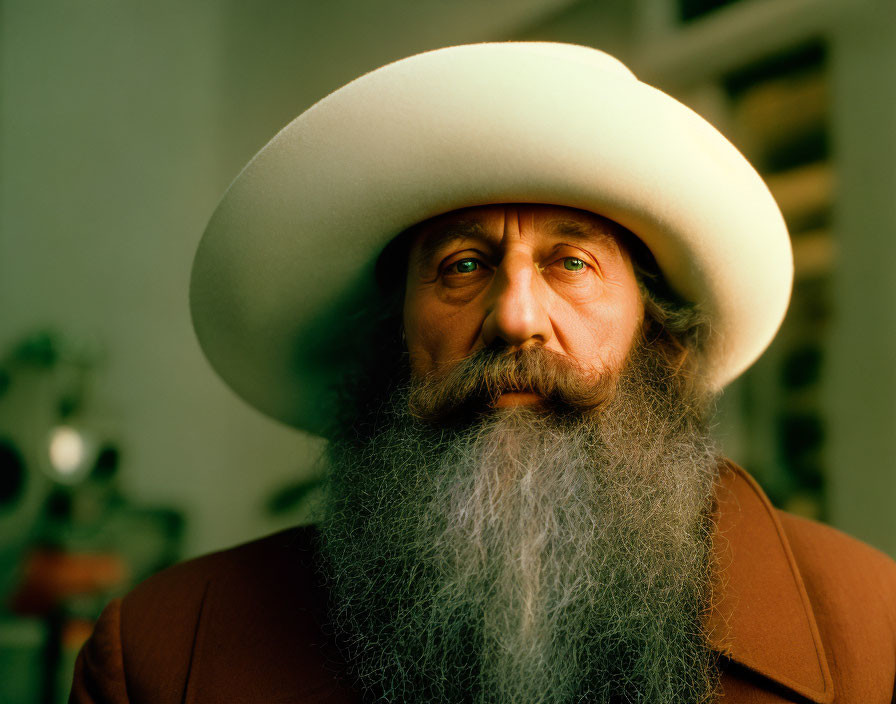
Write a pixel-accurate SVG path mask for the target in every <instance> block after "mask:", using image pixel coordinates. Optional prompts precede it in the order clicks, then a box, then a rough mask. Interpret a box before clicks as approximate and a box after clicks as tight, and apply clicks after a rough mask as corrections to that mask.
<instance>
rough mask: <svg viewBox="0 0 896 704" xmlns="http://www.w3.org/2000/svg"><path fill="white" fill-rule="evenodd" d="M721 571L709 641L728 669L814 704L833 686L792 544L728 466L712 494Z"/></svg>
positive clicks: (752, 485) (751, 483)
mask: <svg viewBox="0 0 896 704" xmlns="http://www.w3.org/2000/svg"><path fill="white" fill-rule="evenodd" d="M716 500H717V513H716V526H717V528H716V532H715V537H714V550H715V554H716V558H717V565H718V569H719V570H720V584H719V588H718V590H717V597H716V599H715V603H714V605H713V608H712V610H711V613H710V617H709V627H710V634H711V635H710V638H711V640H712V643H713V646H714V647H715V648H716V649H717V650H718V651H719V652H720V653H722V654H723V655H724V656H725V659H726V660H727V661H728V664H731V663H734V664H735V666H740V667H743V668H747V669H748V670H750V671H752V672H754V673H757V674H759V675H761V676H763V677H765V678H767V679H769V680H772V681H773V682H775V683H777V684H779V685H782V686H784V687H786V688H788V689H790V690H792V691H793V692H796V693H797V694H800V695H802V696H803V697H805V698H807V699H809V700H810V701H812V702H815V703H816V704H830V702H832V701H833V698H834V690H833V681H832V679H831V673H830V670H829V669H828V664H827V658H826V656H825V652H824V647H823V645H822V642H821V636H820V634H819V631H818V625H817V623H816V621H815V615H814V613H813V611H812V605H811V604H810V602H809V597H808V595H807V593H806V588H805V586H804V584H803V579H802V577H801V575H800V572H799V569H798V568H797V564H796V561H795V559H794V556H793V552H792V550H791V547H790V543H789V541H788V539H787V536H786V534H785V533H784V530H783V527H782V526H781V523H780V521H779V520H778V517H777V515H776V513H775V509H774V508H773V507H772V505H771V503H770V502H769V500H768V497H767V496H766V495H765V494H764V493H763V491H762V489H760V488H759V486H758V484H756V482H755V480H754V479H753V478H752V477H750V475H748V474H747V473H746V472H745V471H744V470H742V469H741V468H740V467H737V466H736V465H734V464H733V463H730V462H726V463H725V464H724V465H723V467H722V471H721V475H720V479H719V485H718V490H717V492H716Z"/></svg>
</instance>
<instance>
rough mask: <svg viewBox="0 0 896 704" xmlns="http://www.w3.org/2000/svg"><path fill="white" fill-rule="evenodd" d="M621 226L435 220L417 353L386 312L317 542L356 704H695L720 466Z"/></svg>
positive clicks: (428, 240)
mask: <svg viewBox="0 0 896 704" xmlns="http://www.w3.org/2000/svg"><path fill="white" fill-rule="evenodd" d="M617 227H618V226H614V225H613V224H612V223H610V222H608V221H605V220H603V219H601V218H599V217H597V216H594V215H591V214H588V213H585V212H582V211H577V210H572V209H568V208H560V207H555V206H532V205H507V206H505V205H501V206H489V207H477V208H470V209H467V210H463V211H457V212H454V213H450V214H448V215H445V216H442V217H439V218H437V219H434V220H431V221H427V222H425V223H423V224H421V225H420V226H418V227H417V228H415V232H413V233H412V236H414V237H415V238H414V239H413V241H412V244H411V248H410V254H409V262H408V274H407V289H406V297H405V305H404V310H403V315H402V316H401V317H402V321H401V322H403V324H404V327H405V335H406V344H407V347H408V349H409V351H410V355H405V354H403V350H402V349H401V347H400V344H399V343H400V340H399V335H398V328H399V325H398V323H399V320H398V319H397V313H396V312H395V311H394V309H393V310H390V312H389V314H388V316H389V317H387V318H386V319H384V320H381V319H377V318H376V316H375V315H370V316H368V318H369V319H368V320H367V323H368V324H369V325H370V331H369V333H368V334H369V335H370V349H371V350H372V351H373V353H372V354H371V355H370V356H369V357H365V358H364V359H363V360H362V361H361V362H360V363H359V368H358V369H357V370H356V372H355V373H354V374H348V375H346V378H345V380H344V384H345V388H344V389H343V391H342V393H341V394H340V399H343V404H342V406H341V411H340V412H341V413H342V415H341V417H340V418H339V422H338V423H336V424H335V425H334V428H333V431H332V433H331V436H330V438H329V439H330V443H329V446H328V456H329V460H330V464H331V472H330V476H329V483H328V487H327V503H326V507H325V516H324V519H323V522H322V526H321V528H322V535H323V538H324V540H323V543H322V550H323V553H324V556H325V558H326V563H327V566H328V569H329V574H330V577H331V584H332V588H333V608H334V611H333V617H334V621H335V625H336V631H337V632H338V633H339V635H340V637H341V638H343V639H344V642H343V643H344V648H345V652H346V654H347V656H348V658H349V661H350V670H351V673H352V675H353V677H355V678H356V680H357V682H358V683H359V684H360V685H361V686H362V687H363V688H364V689H365V690H366V691H367V692H368V693H369V694H370V695H371V699H376V700H377V701H395V702H405V701H438V702H446V704H447V703H450V702H475V703H476V704H498V703H500V704H504V703H505V702H543V703H544V704H565V703H566V702H580V701H589V702H605V703H608V702H617V701H644V702H660V701H662V702H669V704H678V703H679V702H697V701H701V702H702V701H708V697H709V695H710V693H711V692H712V691H713V689H714V687H715V681H716V676H717V672H716V669H715V666H714V662H715V655H714V654H713V653H712V651H711V649H710V647H709V644H708V641H707V638H706V634H705V633H704V631H703V628H702V614H703V613H704V612H705V609H706V606H707V604H708V603H709V601H710V592H711V589H710V587H711V584H710V571H711V533H710V530H711V523H710V522H709V520H708V516H709V511H710V508H711V505H712V486H713V481H714V478H715V466H716V461H715V457H714V454H715V452H714V449H713V447H712V443H711V441H710V439H709V437H708V434H707V433H706V431H705V427H704V426H703V422H702V410H701V409H702V397H701V395H700V394H699V393H698V392H697V391H696V390H695V389H691V387H690V386H689V385H688V384H684V383H680V382H681V376H682V373H681V365H680V364H675V363H673V362H674V359H673V357H674V356H670V355H668V354H667V353H666V352H667V350H666V349H665V347H664V345H665V342H664V340H665V338H663V337H662V336H658V335H654V334H652V331H653V328H650V329H649V330H648V329H647V328H645V321H644V308H643V305H642V302H641V299H640V295H639V286H638V282H637V281H636V279H635V276H634V273H633V268H632V263H631V260H630V258H629V255H628V253H627V251H626V249H625V248H624V246H623V244H622V242H623V240H622V236H624V235H622V231H621V229H619V230H617V229H616V228H617ZM617 233H618V234H617ZM647 322H648V323H650V324H651V325H653V324H654V323H656V320H655V319H654V318H653V317H648V321H647ZM358 334H361V335H363V334H364V332H363V331H359V333H358ZM393 357H394V359H393ZM384 369H385V370H386V372H384Z"/></svg>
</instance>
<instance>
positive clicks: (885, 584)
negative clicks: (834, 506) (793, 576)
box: [775, 509, 896, 609]
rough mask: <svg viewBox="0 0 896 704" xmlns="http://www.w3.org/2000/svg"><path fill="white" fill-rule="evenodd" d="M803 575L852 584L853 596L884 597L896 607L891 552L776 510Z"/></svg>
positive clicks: (830, 583)
mask: <svg viewBox="0 0 896 704" xmlns="http://www.w3.org/2000/svg"><path fill="white" fill-rule="evenodd" d="M775 513H776V514H777V516H778V520H779V521H780V522H781V526H782V527H783V529H784V532H785V534H786V536H787V539H788V541H789V543H790V547H791V549H792V550H793V555H794V559H795V560H796V562H797V564H798V565H799V569H800V572H801V574H802V576H803V579H804V580H805V581H806V582H807V587H808V586H809V585H810V584H817V585H824V586H828V587H832V588H833V587H834V586H836V585H842V586H843V587H846V586H848V587H849V589H850V590H851V593H852V597H853V599H854V600H857V599H858V598H860V597H865V598H872V599H873V598H874V597H881V598H882V599H883V600H884V601H885V603H886V604H887V605H888V606H889V607H891V608H894V609H896V561H894V560H893V559H892V558H891V557H890V556H889V555H887V554H885V553H883V552H881V551H880V550H878V549H876V548H874V547H872V546H870V545H868V544H867V543H864V542H862V541H861V540H857V539H856V538H853V537H852V536H850V535H847V534H846V533H843V532H842V531H840V530H837V529H836V528H832V527H831V526H828V525H824V524H822V523H818V522H817V521H813V520H810V519H808V518H803V517H801V516H795V515H793V514H790V513H786V512H784V511H781V510H778V509H776V510H775Z"/></svg>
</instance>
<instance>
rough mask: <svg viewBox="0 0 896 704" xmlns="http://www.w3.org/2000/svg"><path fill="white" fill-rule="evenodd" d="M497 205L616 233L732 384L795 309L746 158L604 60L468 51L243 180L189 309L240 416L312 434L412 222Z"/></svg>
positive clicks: (539, 52)
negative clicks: (385, 263)
mask: <svg viewBox="0 0 896 704" xmlns="http://www.w3.org/2000/svg"><path fill="white" fill-rule="evenodd" d="M495 203H544V204H555V205H561V206H568V207H572V208H579V209H582V210H588V211H591V212H594V213H597V214H599V215H602V216H604V217H607V218H610V219H612V220H615V221H616V222H618V223H620V224H621V225H623V226H624V227H626V228H628V229H629V230H631V231H632V232H633V233H634V234H635V235H637V236H638V237H639V238H640V239H641V240H642V241H643V242H644V243H645V244H646V245H647V247H648V248H649V249H650V250H651V252H652V253H653V255H654V257H655V259H656V261H657V263H658V265H659V267H660V269H661V270H662V272H663V274H664V276H665V278H666V280H667V282H668V284H669V285H670V286H671V288H672V289H673V290H674V291H675V292H676V293H677V294H678V295H679V296H681V297H682V298H683V299H684V300H686V301H690V302H693V303H696V304H698V306H699V307H700V308H701V309H702V311H703V312H704V313H705V315H706V316H707V317H708V320H709V323H710V330H709V333H708V335H707V336H706V339H705V342H704V349H703V353H704V358H705V361H706V374H707V375H708V377H707V379H708V381H709V382H710V383H711V385H712V386H714V387H716V388H721V387H723V386H724V385H725V384H727V383H728V382H729V381H730V380H732V379H733V378H734V377H736V376H737V375H738V374H740V373H741V372H742V371H743V370H744V369H745V368H746V367H748V366H749V365H750V364H751V363H752V362H753V361H754V360H755V359H756V358H757V357H758V356H759V355H760V354H761V353H762V351H763V350H764V349H765V348H766V347H767V345H768V344H769V342H770V341H771V340H772V338H773V337H774V334H775V332H776V331H777V329H778V327H779V325H780V323H781V320H782V319H783V316H784V313H785V310H786V308H787V303H788V300H789V297H790V290H791V284H792V279H793V261H792V254H791V248H790V240H789V237H788V234H787V229H786V227H785V225H784V221H783V219H782V217H781V213H780V211H779V209H778V207H777V205H776V204H775V201H774V199H773V198H772V196H771V194H770V193H769V191H768V188H767V187H766V186H765V184H764V183H763V181H762V179H761V178H760V177H759V175H758V174H757V173H756V171H755V170H754V169H753V168H752V167H751V166H750V164H749V163H748V162H747V160H746V159H745V158H744V157H743V156H742V155H741V154H740V152H738V151H737V149H736V148H735V147H734V146H733V145H732V144H731V143H730V142H728V140H727V139H725V138H724V137H723V136H722V135H721V134H720V133H719V132H718V131H716V129H715V128H713V127H712V126H711V125H710V124H709V123H708V122H707V121H706V120H704V119H703V118H702V117H700V116H699V115H697V114H696V113H694V112H693V111H691V110H690V109H689V108H687V107H685V106H684V105H682V104H681V103H680V102H678V101H677V100H675V99H673V98H671V97H669V96H668V95H666V94H665V93H663V92H661V91H659V90H657V89H655V88H652V87H651V86H648V85H646V84H644V83H642V82H640V81H638V80H637V78H635V76H634V75H633V74H632V73H631V71H629V70H628V69H627V68H626V67H625V66H624V65H623V64H622V63H620V62H619V61H618V60H616V59H615V58H613V57H611V56H609V55H607V54H605V53H603V52H601V51H597V50H595V49H590V48H586V47H582V46H574V45H567V44H553V43H541V42H535V43H529V42H508V43H491V44H471V45H466V46H456V47H450V48H446V49H439V50H436V51H431V52H427V53H424V54H419V55H417V56H412V57H410V58H407V59H403V60H401V61H397V62H395V63H392V64H389V65H387V66H384V67H383V68H380V69H378V70H376V71H373V72H371V73H368V74H366V75H364V76H362V77H360V78H358V79H356V80H354V81H352V82H351V83H349V84H348V85H346V86H344V87H342V88H340V89H339V90H337V91H336V92H334V93H332V94H331V95H329V96H328V97H326V98H324V99H323V100H321V101H320V102H318V103H317V104H316V105H314V106H313V107H311V108H310V109H308V110H307V111H306V112H304V113H302V114H301V115H299V117H297V118H296V119H295V120H293V121H292V122H291V123H289V124H288V125H287V126H286V127H285V128H283V130H282V131H281V132H280V133H279V134H277V136H275V137H274V138H273V139H272V140H271V141H270V142H269V143H268V144H267V146H265V147H264V148H263V149H262V150H261V151H260V152H259V153H258V154H257V155H256V156H255V158H253V159H252V161H251V162H250V163H249V164H248V165H247V166H246V167H245V169H243V171H242V173H240V175H239V176H238V177H237V178H236V180H235V181H234V182H233V184H232V185H231V186H230V188H229V190H228V191H227V193H226V194H225V195H224V197H223V199H222V200H221V203H220V204H219V206H218V208H217V209H216V210H215V212H214V214H213V216H212V218H211V221H210V222H209V224H208V227H207V229H206V231H205V234H204V236H203V238H202V241H201V242H200V244H199V249H198V251H197V253H196V259H195V262H194V264H193V272H192V281H191V288H190V303H191V309H192V315H193V325H194V327H195V329H196V334H197V336H198V338H199V342H200V344H201V345H202V349H203V350H204V351H205V354H206V355H207V357H208V359H209V361H210V362H211V364H212V366H213V367H214V368H215V370H216V371H217V372H218V373H219V374H220V375H221V377H222V378H223V379H224V380H225V381H226V382H227V383H228V384H229V385H230V386H231V387H232V388H233V389H234V390H235V391H236V392H237V393H238V394H239V395H240V396H242V397H243V398H244V399H245V400H246V401H248V402H249V403H250V404H252V405H253V406H255V407H256V408H258V409H260V410H261V411H263V412H265V413H267V414H269V415H270V416H273V417H274V418H277V419H279V420H281V421H283V422H285V423H288V424H290V425H293V426H296V427H299V428H304V429H306V430H309V431H311V432H319V431H320V430H321V429H322V428H323V427H324V426H325V424H326V423H327V420H328V419H327V418H325V417H323V412H322V410H321V408H322V400H323V399H324V398H325V396H326V394H327V393H328V392H329V391H330V389H331V388H332V386H333V385H334V383H335V382H336V381H338V380H339V378H340V376H341V375H342V374H343V373H344V371H345V369H346V364H349V363H351V362H352V361H353V359H354V358H355V356H356V355H357V354H359V353H361V352H360V351H359V349H360V350H362V349H363V347H361V348H359V346H358V344H357V343H358V342H359V341H358V340H356V330H355V328H356V322H357V311H358V310H359V309H361V308H362V304H363V303H364V302H365V301H369V300H370V297H371V296H373V295H376V293H375V282H374V263H375V261H376V258H377V256H378V255H379V253H380V252H381V251H382V250H383V248H384V246H385V245H386V244H387V243H388V242H389V241H390V240H391V239H392V238H394V237H395V236H396V235H397V234H399V233H401V232H402V231H403V230H405V229H406V228H408V227H410V226H411V225H414V224H416V223H418V222H421V221H423V220H426V219H428V218H431V217H433V216H435V215H439V214H441V213H445V212H448V211H451V210H456V209H459V208H464V207H468V206H475V205H486V204H495Z"/></svg>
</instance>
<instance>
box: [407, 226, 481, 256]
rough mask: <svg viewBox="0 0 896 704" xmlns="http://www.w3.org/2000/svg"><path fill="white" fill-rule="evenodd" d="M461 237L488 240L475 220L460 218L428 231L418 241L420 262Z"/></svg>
mask: <svg viewBox="0 0 896 704" xmlns="http://www.w3.org/2000/svg"><path fill="white" fill-rule="evenodd" d="M463 239H478V240H488V239H490V238H489V236H488V232H486V229H485V228H484V227H483V226H482V223H480V222H479V221H477V220H461V221H459V222H455V223H451V224H450V225H448V226H446V227H444V228H440V229H437V230H434V231H433V232H429V233H427V234H425V235H424V236H423V241H422V242H421V243H420V259H419V261H420V263H421V264H424V265H425V264H427V263H428V262H430V261H432V259H433V257H435V256H436V254H438V252H439V250H441V249H442V248H443V247H445V246H447V245H448V244H450V243H451V242H454V241H456V240H463Z"/></svg>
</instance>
